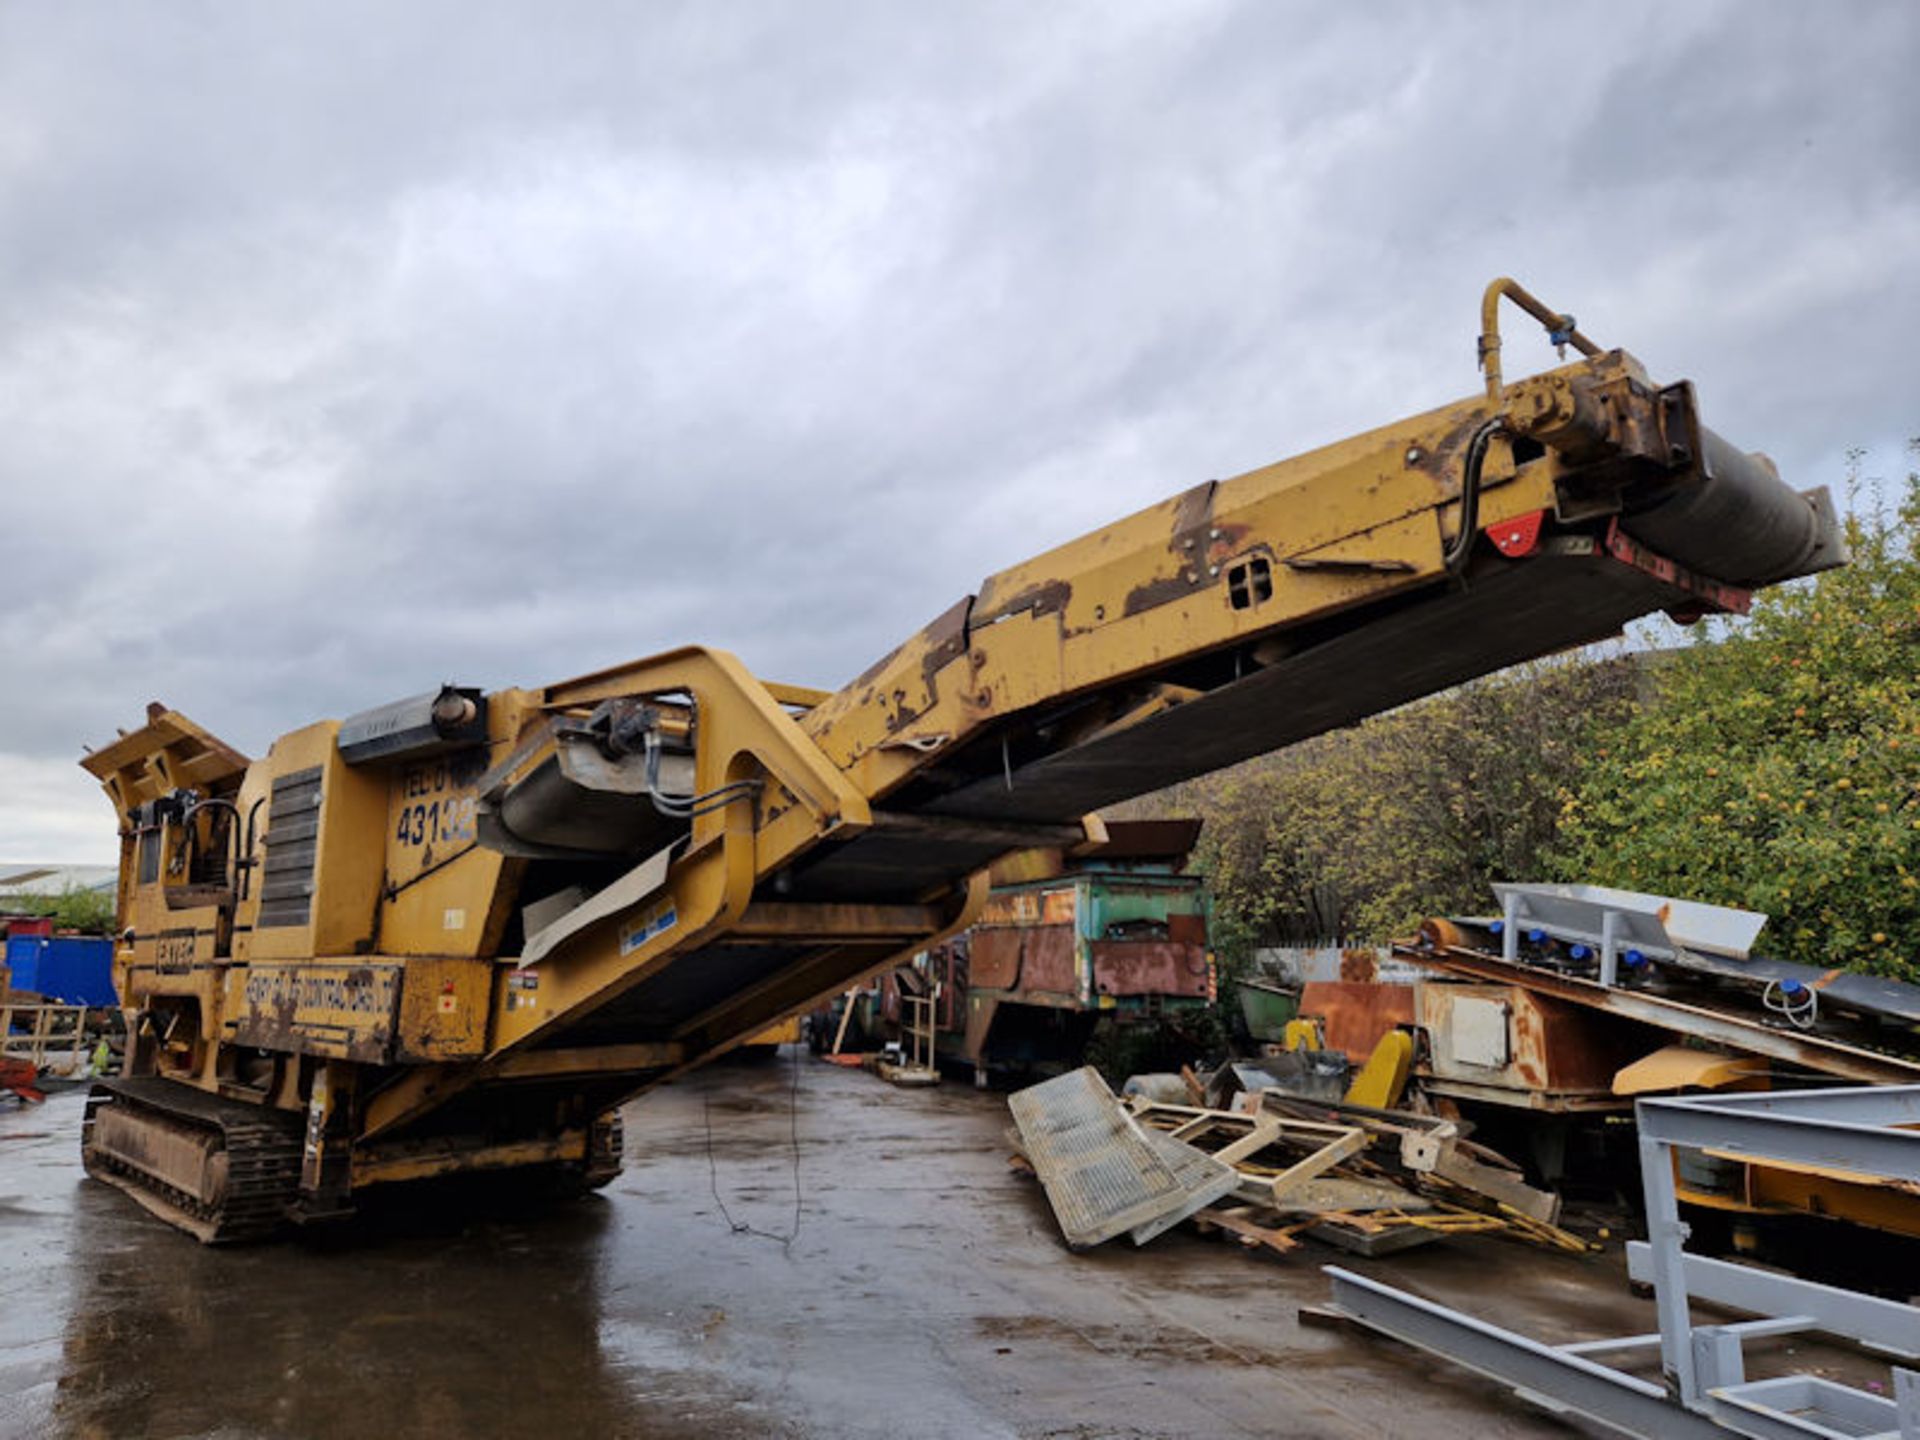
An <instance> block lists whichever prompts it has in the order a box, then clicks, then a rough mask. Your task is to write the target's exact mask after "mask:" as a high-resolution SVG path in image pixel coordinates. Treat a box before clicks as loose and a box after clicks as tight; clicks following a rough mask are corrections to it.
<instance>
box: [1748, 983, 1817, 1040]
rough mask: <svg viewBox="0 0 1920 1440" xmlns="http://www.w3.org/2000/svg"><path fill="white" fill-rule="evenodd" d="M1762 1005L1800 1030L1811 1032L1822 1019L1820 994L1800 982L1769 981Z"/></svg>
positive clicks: (1762, 992)
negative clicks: (1816, 1022)
mask: <svg viewBox="0 0 1920 1440" xmlns="http://www.w3.org/2000/svg"><path fill="white" fill-rule="evenodd" d="M1760 1003H1761V1004H1762V1005H1764V1006H1765V1007H1766V1008H1767V1009H1769V1010H1771V1011H1772V1012H1773V1013H1774V1014H1776V1015H1779V1016H1781V1017H1783V1018H1784V1019H1785V1020H1786V1022H1787V1023H1788V1024H1789V1025H1792V1026H1793V1027H1794V1028H1795V1029H1799V1030H1811V1029H1812V1028H1813V1026H1814V1022H1815V1021H1817V1020H1818V1019H1819V1018H1820V992H1819V991H1818V990H1815V989H1814V988H1813V987H1812V986H1811V985H1804V984H1802V983H1801V982H1800V981H1798V980H1792V979H1788V980H1769V981H1768V982H1767V985H1766V988H1765V989H1764V990H1762V991H1761V992H1760Z"/></svg>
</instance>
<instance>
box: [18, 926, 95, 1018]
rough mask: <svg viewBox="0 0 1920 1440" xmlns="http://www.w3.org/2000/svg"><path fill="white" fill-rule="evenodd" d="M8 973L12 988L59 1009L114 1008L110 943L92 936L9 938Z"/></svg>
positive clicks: (25, 936) (26, 936)
mask: <svg viewBox="0 0 1920 1440" xmlns="http://www.w3.org/2000/svg"><path fill="white" fill-rule="evenodd" d="M7 969H8V970H10V971H12V972H13V988H14V989H16V990H32V991H34V992H36V993H38V994H40V995H43V996H45V997H46V998H47V999H48V1000H53V1001H58V1002H59V1003H60V1004H62V1005H117V1004H119V1003H120V1001H119V999H118V998H117V997H116V996H115V995H114V993H113V941H111V940H108V939H105V938H102V937H100V936H94V935H52V936H47V935H10V936H8V937H7Z"/></svg>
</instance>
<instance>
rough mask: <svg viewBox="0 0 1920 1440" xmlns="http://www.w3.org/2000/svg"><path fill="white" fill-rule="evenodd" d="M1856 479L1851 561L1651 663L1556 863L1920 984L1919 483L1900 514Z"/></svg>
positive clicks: (1768, 940) (1766, 940) (1573, 797)
mask: <svg viewBox="0 0 1920 1440" xmlns="http://www.w3.org/2000/svg"><path fill="white" fill-rule="evenodd" d="M1914 452H1915V453H1916V454H1920V443H1916V445H1915V447H1914ZM1853 462H1854V469H1855V474H1856V476H1857V467H1858V455H1857V454H1856V455H1855V456H1854V457H1853ZM1851 488H1852V490H1853V495H1852V497H1851V499H1852V502H1853V503H1852V504H1851V505H1850V507H1849V508H1850V514H1851V518H1850V519H1849V520H1848V522H1847V539H1848V543H1849V545H1850V547H1851V549H1852V552H1853V562H1852V564H1850V565H1848V566H1847V567H1845V568H1844V569H1840V570H1833V571H1828V572H1827V573H1825V574H1823V575H1820V576H1817V577H1815V578H1814V579H1813V580H1812V581H1810V582H1807V583H1803V584H1798V585H1789V586H1783V587H1778V588H1775V589H1772V590H1768V591H1764V592H1762V593H1761V594H1760V595H1758V596H1756V597H1755V601H1754V606H1753V614H1752V617H1751V619H1750V620H1748V621H1747V622H1745V623H1743V624H1724V623H1723V624H1719V625H1715V626H1711V627H1706V626H1703V627H1702V633H1701V634H1700V635H1699V636H1698V638H1697V639H1696V641H1695V643H1694V644H1692V645H1690V646H1687V647H1684V648H1683V649H1681V650H1679V651H1677V652H1671V653H1670V654H1668V655H1667V656H1666V657H1665V658H1664V661H1663V663H1660V664H1659V665H1657V666H1655V667H1653V669H1654V673H1655V678H1656V683H1655V687H1654V689H1655V694H1654V696H1653V698H1652V700H1651V702H1650V703H1648V704H1647V705H1645V706H1642V707H1636V709H1635V712H1634V713H1633V714H1631V715H1630V716H1628V717H1627V719H1626V720H1625V723H1623V724H1622V725H1621V726H1620V727H1619V728H1618V730H1617V731H1616V732H1614V733H1613V734H1611V735H1609V736H1607V737H1606V738H1605V741H1604V743H1603V744H1602V745H1601V746H1600V747H1599V748H1598V749H1596V751H1595V752H1594V756H1593V763H1592V764H1591V765H1590V766H1588V767H1587V768H1586V770H1585V772H1584V774H1582V775H1581V776H1580V777H1579V779H1578V781H1577V782H1576V783H1574V784H1572V785H1569V786H1568V787H1567V790H1566V793H1565V795H1564V797H1563V803H1562V815H1561V824H1560V829H1561V846H1560V852H1559V855H1558V858H1557V868H1558V870H1559V872H1560V873H1561V874H1562V875H1563V876H1564V877H1566V878H1568V879H1582V880H1593V881H1599V882H1602V883H1606V884H1613V885H1621V886H1625V887H1627V888H1630V889H1636V890H1651V891H1655V892H1657V893H1661V894H1670V895H1678V896H1684V897H1686V898H1688V899H1697V900H1705V901H1709V902H1711V903H1715V904H1722V905H1735V906H1740V907H1742V908H1746V909H1752V910H1761V911H1765V912H1767V913H1768V914H1770V915H1771V916H1772V917H1773V918H1772V923H1771V924H1770V926H1769V927H1768V930H1767V932H1766V933H1765V935H1764V936H1763V939H1762V944H1763V946H1764V948H1765V949H1766V950H1767V952H1768V953H1771V954H1774V955H1777V956H1779V957H1780V958H1782V959H1791V960H1797V961H1801V962H1803V963H1806V964H1810V965H1819V966H1823V967H1844V968H1847V969H1854V970H1863V971H1870V972H1873V973H1877V974H1883V975H1892V976H1898V977H1902V978H1906V979H1920V476H1916V475H1911V474H1910V475H1909V476H1908V477H1907V481H1906V485H1905V487H1904V490H1903V493H1902V494H1901V496H1900V497H1899V503H1898V504H1897V505H1894V506H1888V505H1887V504H1886V503H1884V502H1879V501H1876V498H1875V497H1874V496H1872V495H1870V494H1863V493H1862V490H1861V487H1860V486H1859V484H1858V483H1857V479H1856V482H1855V484H1854V485H1853V486H1852V487H1851Z"/></svg>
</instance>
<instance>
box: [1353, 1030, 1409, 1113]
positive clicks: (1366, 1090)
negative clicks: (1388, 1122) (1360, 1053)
mask: <svg viewBox="0 0 1920 1440" xmlns="http://www.w3.org/2000/svg"><path fill="white" fill-rule="evenodd" d="M1412 1071H1413V1036H1411V1035H1409V1034H1408V1033H1407V1032H1406V1031H1405V1030H1389V1031H1388V1032H1387V1033H1386V1034H1385V1035H1382V1036H1381V1037H1380V1043H1379V1044H1377V1045H1375V1046H1374V1047H1373V1054H1371V1055H1369V1056H1368V1057H1367V1063H1366V1064H1364V1065H1362V1066H1361V1067H1360V1073H1359V1074H1358V1075H1356V1076H1354V1077H1353V1083H1352V1084H1351V1085H1349V1086H1348V1087H1347V1100H1346V1103H1347V1104H1349V1105H1370V1106H1372V1107H1373V1108H1374V1109H1376V1110H1391V1109H1392V1108H1393V1107H1394V1106H1395V1105H1398V1104H1399V1103H1400V1096H1401V1094H1402V1092H1403V1091H1405V1090H1406V1088H1407V1076H1408V1075H1410V1074H1411V1073H1412Z"/></svg>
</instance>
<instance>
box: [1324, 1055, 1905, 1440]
mask: <svg viewBox="0 0 1920 1440" xmlns="http://www.w3.org/2000/svg"><path fill="white" fill-rule="evenodd" d="M1636 1110H1637V1114H1638V1120H1639V1128H1640V1169H1641V1176H1642V1184H1643V1186H1644V1187H1645V1193H1646V1202H1647V1232H1648V1238H1647V1242H1646V1244H1645V1245H1644V1246H1636V1247H1634V1249H1633V1250H1632V1251H1630V1252H1629V1263H1630V1265H1631V1267H1632V1270H1633V1273H1634V1274H1635V1275H1636V1277H1640V1276H1644V1277H1646V1278H1649V1279H1651V1280H1652V1282H1653V1289H1654V1309H1655V1311H1656V1313H1657V1314H1658V1316H1659V1324H1660V1329H1659V1331H1658V1333H1656V1334H1650V1335H1632V1336H1626V1337H1623V1338H1619V1339H1609V1340H1589V1341H1581V1342H1577V1343H1575V1344H1571V1345H1560V1346H1552V1345H1544V1344H1541V1343H1540V1342H1539V1341H1536V1340H1531V1339H1529V1338H1527V1337H1526V1336H1524V1335H1518V1334H1515V1333H1514V1332H1513V1331H1510V1330H1503V1329H1501V1328H1499V1327H1498V1326H1495V1325H1489V1324H1488V1323H1486V1322H1485V1321H1482V1320H1477V1319H1474V1318H1473V1317H1472V1316H1469V1315H1465V1314H1463V1313H1461V1312H1460V1311H1458V1310H1453V1309H1450V1308H1449V1307H1447V1306H1444V1305H1437V1304H1435V1303H1433V1302H1432V1301H1428V1300H1423V1299H1420V1298H1419V1297H1417V1296H1413V1295H1409V1294H1406V1293H1405V1292H1404V1291H1399V1290H1395V1289H1393V1288H1391V1287H1390V1286H1386V1285H1381V1284H1379V1283H1378V1282H1376V1281H1372V1280H1367V1279H1364V1278H1363V1277H1361V1276H1359V1275H1354V1274H1352V1273H1350V1272H1348V1271H1345V1270H1342V1269H1339V1268H1337V1267H1334V1266H1328V1267H1327V1270H1326V1273H1327V1275H1328V1276H1329V1277H1330V1278H1331V1279H1332V1281H1333V1304H1334V1308H1335V1309H1336V1310H1339V1311H1341V1312H1342V1313H1344V1314H1346V1315H1348V1316H1350V1317H1351V1318H1352V1319H1354V1320H1356V1321H1357V1322H1359V1323H1360V1324H1363V1325H1366V1326H1368V1327H1369V1328H1371V1329H1374V1330H1378V1331H1380V1332H1382V1333H1383V1334H1387V1335H1392V1336H1394V1337H1395V1338H1397V1339H1400V1340H1404V1341H1406V1342H1407V1343H1408V1344H1412V1345H1416V1346H1419V1347H1420V1348H1422V1349H1424V1350H1428V1351H1431V1352H1433V1353H1434V1354H1437V1355H1440V1356H1443V1357H1445V1358H1447V1359H1450V1360H1454V1361H1456V1362H1458V1363H1459V1364H1462V1365H1464V1366H1466V1367H1467V1368H1469V1369H1472V1370H1476V1371H1478V1372H1479V1373H1481V1374H1483V1375H1487V1376H1490V1377H1492V1378H1493V1379H1496V1380H1499V1381H1502V1382H1504V1383H1506V1384H1509V1385H1512V1386H1514V1387H1515V1388H1516V1389H1518V1390H1519V1391H1520V1392H1521V1393H1522V1394H1523V1395H1525V1396H1526V1397H1527V1398H1528V1399H1531V1400H1534V1401H1536V1402H1537V1403H1540V1404H1543V1405H1546V1406H1547V1407H1549V1408H1552V1409H1557V1410H1566V1411H1572V1412H1573V1413H1575V1414H1578V1415H1581V1416H1583V1417H1585V1418H1586V1419H1588V1420H1591V1421H1594V1422H1596V1423H1598V1424H1601V1425H1604V1426H1607V1427H1608V1428H1610V1429H1613V1430H1617V1431H1619V1432H1621V1433H1623V1434H1627V1435H1638V1436H1646V1437H1648V1440H1664V1437H1668V1436H1673V1437H1679V1440H1685V1437H1691V1436H1713V1435H1723V1434H1726V1433H1727V1432H1729V1431H1731V1432H1733V1433H1735V1434H1741V1435H1749V1436H1755V1437H1762V1440H1773V1437H1784V1436H1795V1437H1806V1436H1816V1437H1833V1440H1838V1437H1843V1436H1851V1437H1859V1436H1875V1437H1898V1440H1920V1374H1916V1373H1915V1372H1914V1371H1911V1370H1906V1369H1902V1368H1900V1367H1898V1366H1895V1367H1893V1377H1892V1378H1893V1386H1892V1390H1893V1397H1892V1398H1891V1399H1889V1398H1887V1397H1885V1396H1883V1395H1875V1394H1871V1393H1869V1392H1868V1391H1865V1390H1857V1389H1854V1388H1853V1387H1851V1386H1847V1385H1840V1384H1837V1383H1835V1382H1833V1381H1830V1380H1826V1379H1823V1378H1821V1377H1818V1376H1813V1375H1783V1376H1779V1377H1775V1378H1772V1379H1767V1380H1758V1381H1749V1380H1747V1378H1746V1369H1745V1361H1744V1357H1743V1349H1742V1347H1743V1345H1744V1343H1745V1341H1747V1340H1750V1339H1757V1338H1760V1337H1762V1336H1766V1335H1779V1334H1788V1333H1794V1332H1798V1331H1807V1330H1821V1331H1826V1332H1828V1333H1831V1334H1838V1335H1844V1336H1850V1337H1852V1338H1854V1339H1858V1340H1863V1341H1866V1342H1868V1343H1870V1344H1872V1345H1874V1346H1875V1347H1876V1348H1878V1349H1882V1350H1885V1351H1890V1352H1892V1353H1895V1354H1899V1355H1902V1356H1913V1355H1915V1354H1920V1309H1916V1308H1915V1307H1914V1306H1911V1305H1901V1304H1898V1303H1896V1302H1892V1301H1886V1300H1879V1299H1876V1298H1875V1297H1872V1296H1867V1295H1860V1294H1857V1293H1855V1292H1853V1291H1850V1290H1842V1289H1838V1288H1836V1287H1833V1286H1827V1285H1816V1284H1814V1283H1812V1282H1810V1281H1805V1280H1799V1279H1795V1278H1793V1277H1790V1276H1781V1275H1773V1274H1770V1273H1768V1272H1766V1271H1762V1270H1756V1269H1751V1268H1749V1267H1746V1266H1741V1265H1733V1264H1729V1263H1727V1262H1724V1261H1715V1260H1710V1259H1706V1258H1704V1257H1701V1256H1690V1255H1688V1254H1687V1253H1686V1251H1685V1244H1686V1239H1687V1234H1688V1231H1687V1226H1686V1225H1685V1224H1684V1223H1683V1222H1682V1221H1681V1219H1680V1215H1679V1204H1678V1200H1677V1197H1676V1195H1675V1193H1674V1181H1673V1173H1674V1172H1673V1151H1674V1150H1675V1149H1677V1148H1685V1149H1711V1150H1715V1151H1720V1152H1726V1153H1731V1154H1736V1155H1742V1156H1745V1157H1747V1158H1749V1159H1754V1160H1775V1161H1782V1162H1786V1163H1789V1164H1809V1165H1823V1166H1831V1167H1834V1168H1838V1169H1842V1170H1849V1171H1852V1172H1854V1173H1858V1174H1870V1175H1878V1176H1884V1177H1886V1178H1888V1179H1893V1180H1903V1181H1908V1182H1912V1183H1915V1184H1920V1130H1907V1129H1900V1128H1896V1127H1900V1126H1906V1125H1920V1086H1912V1085H1907V1086H1882V1087H1863V1088H1853V1089H1845V1090H1804V1091H1784V1092H1757V1093H1751V1094H1741V1095H1710V1096H1698V1097H1686V1098H1667V1099H1657V1100H1641V1101H1640V1102H1639V1103H1638V1105H1637V1106H1636ZM1690 1287H1693V1288H1690ZM1695 1295H1698V1296H1699V1297H1700V1298H1702V1299H1706V1300H1710V1301H1716V1302H1720V1303H1726V1304H1729V1305H1731V1306H1733V1307H1734V1308H1737V1309H1742V1310H1748V1311H1752V1312H1755V1313H1756V1314H1758V1315H1759V1316H1760V1317H1761V1318H1759V1319H1755V1320H1745V1321H1739V1322H1736V1323H1733V1324H1727V1325H1695V1324H1694V1323H1693V1318H1692V1313H1691V1308H1690V1304H1689V1301H1690V1300H1691V1299H1692V1298H1693V1296H1695ZM1654 1346H1658V1347H1659V1350H1660V1361H1661V1369H1662V1371H1663V1372H1664V1376H1665V1380H1666V1383H1665V1385H1664V1386H1662V1385H1657V1384H1654V1383H1653V1382H1651V1381H1648V1380H1643V1379H1640V1378H1639V1377H1637V1376H1633V1375H1629V1374H1627V1373H1626V1372H1625V1371H1622V1370H1617V1369H1614V1368H1613V1367H1611V1366H1608V1365H1603V1364H1601V1363H1599V1362H1597V1361H1595V1360H1592V1359H1589V1358H1588V1357H1589V1356H1592V1355H1596V1354H1604V1353H1606V1352H1608V1351H1618V1350H1629V1349H1638V1348H1652V1347H1654Z"/></svg>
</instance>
